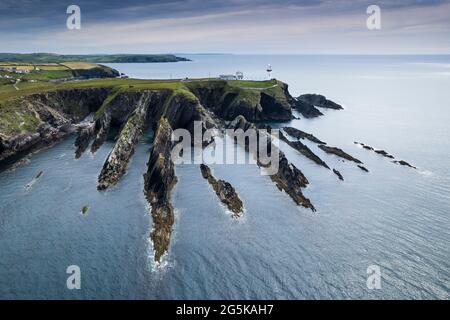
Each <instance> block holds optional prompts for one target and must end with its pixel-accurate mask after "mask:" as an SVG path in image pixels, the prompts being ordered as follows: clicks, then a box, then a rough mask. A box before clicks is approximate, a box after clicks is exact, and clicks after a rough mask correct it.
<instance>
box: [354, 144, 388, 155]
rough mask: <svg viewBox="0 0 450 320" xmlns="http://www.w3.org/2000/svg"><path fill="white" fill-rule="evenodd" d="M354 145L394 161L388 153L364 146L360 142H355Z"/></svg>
mask: <svg viewBox="0 0 450 320" xmlns="http://www.w3.org/2000/svg"><path fill="white" fill-rule="evenodd" d="M354 143H355V144H357V145H360V146H361V147H363V148H364V149H366V150H369V151H373V152H375V153H377V154H379V155H381V156H383V157H385V158H389V159H394V156H393V155H391V154H389V153H388V152H386V151H384V150H379V149H375V148H374V147H371V146H369V145H367V144H364V143H362V142H357V141H355V142H354Z"/></svg>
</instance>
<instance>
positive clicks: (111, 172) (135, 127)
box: [97, 92, 152, 190]
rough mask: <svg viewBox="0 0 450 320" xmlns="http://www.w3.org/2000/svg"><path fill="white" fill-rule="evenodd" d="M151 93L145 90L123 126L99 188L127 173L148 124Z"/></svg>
mask: <svg viewBox="0 0 450 320" xmlns="http://www.w3.org/2000/svg"><path fill="white" fill-rule="evenodd" d="M151 98H152V95H151V93H149V92H143V93H142V96H141V98H140V100H139V101H138V105H137V107H136V109H135V110H134V111H133V113H132V114H131V115H130V118H129V119H128V121H127V122H126V124H125V125H124V127H123V128H122V130H121V132H120V135H119V139H118V141H117V142H116V144H115V146H114V148H113V150H112V151H111V153H110V154H109V156H108V158H107V159H106V162H105V164H104V165H103V169H102V171H101V173H100V176H99V177H98V186H97V189H98V190H105V189H107V188H109V187H110V186H111V185H114V184H116V183H117V182H118V181H119V179H120V178H121V177H122V176H123V175H124V174H125V171H126V169H127V166H128V162H129V161H130V159H131V157H132V155H133V154H134V148H135V145H136V144H137V143H138V141H139V138H140V137H141V135H142V133H143V131H144V128H145V126H146V122H147V117H148V109H149V105H150V100H151Z"/></svg>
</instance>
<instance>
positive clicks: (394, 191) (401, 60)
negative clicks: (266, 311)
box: [0, 55, 450, 299]
mask: <svg viewBox="0 0 450 320" xmlns="http://www.w3.org/2000/svg"><path fill="white" fill-rule="evenodd" d="M187 57H189V58H191V59H192V60H193V61H192V62H179V63H173V64H171V63H161V64H111V65H110V66H112V67H114V68H117V69H118V70H120V71H121V72H124V73H126V74H128V75H130V76H131V77H139V78H185V77H214V76H217V75H218V74H229V73H235V72H236V71H238V70H240V71H242V72H243V73H244V75H245V76H246V77H247V78H249V79H255V80H258V79H265V78H267V74H266V71H265V69H266V66H267V64H271V65H272V66H273V73H272V76H273V77H276V78H277V79H280V80H282V81H284V82H287V83H288V84H289V88H290V92H291V94H292V95H294V96H298V95H300V94H302V93H320V94H324V95H326V96H327V97H328V98H330V99H332V100H334V101H336V102H338V103H340V104H342V105H343V106H344V107H345V110H342V111H333V110H323V113H324V114H325V115H324V116H323V117H320V118H317V119H313V120H307V119H301V120H293V121H292V122H291V123H289V125H291V126H295V127H297V128H301V129H302V130H304V131H307V132H310V133H313V134H314V135H316V136H317V137H318V138H319V139H321V140H324V141H326V142H327V143H328V144H329V145H331V146H337V147H340V148H342V149H344V150H345V151H347V152H348V153H350V154H351V155H353V156H355V157H356V158H359V159H360V160H362V161H363V162H364V165H365V166H366V167H367V168H368V169H369V170H370V173H364V172H363V171H361V170H360V169H358V168H357V167H356V166H355V165H354V164H352V163H349V162H345V163H343V162H341V161H340V160H339V159H338V158H336V157H334V156H332V155H327V154H325V153H323V152H322V151H321V150H319V149H318V148H317V147H316V146H315V145H314V144H311V143H308V142H306V144H308V145H309V146H310V147H311V149H312V150H313V151H315V152H316V153H317V154H318V155H319V156H320V157H321V158H322V159H323V160H325V161H326V162H327V163H328V164H329V165H330V167H333V168H336V169H338V170H339V171H340V172H341V173H342V175H343V176H344V178H345V181H343V182H342V181H339V180H338V179H337V178H336V176H335V175H334V174H333V173H332V172H330V171H328V170H326V169H324V168H322V167H319V166H317V165H315V164H314V163H312V162H311V161H310V160H308V159H306V158H304V157H302V156H300V155H299V154H298V153H297V152H296V151H294V150H291V149H289V147H288V146H286V145H284V144H281V149H282V150H283V151H285V153H286V155H287V157H288V158H289V160H290V161H292V162H293V163H294V164H295V165H296V166H298V167H299V168H300V169H301V170H302V171H303V173H304V174H305V175H306V176H307V177H308V179H309V181H310V185H309V186H308V188H306V189H305V194H306V195H307V196H308V197H309V198H310V199H311V201H312V202H313V204H314V205H315V206H316V208H317V213H312V212H311V211H310V210H307V209H303V208H300V207H297V206H296V205H295V204H294V202H293V201H292V200H291V198H289V196H288V195H287V194H285V193H283V192H280V191H279V190H278V189H277V188H276V186H275V185H274V184H273V183H272V182H271V181H270V178H268V177H267V176H262V175H260V173H259V170H258V168H257V167H256V166H254V165H215V166H213V169H214V174H215V176H216V177H218V178H221V179H225V180H227V181H229V182H230V183H232V184H233V186H234V187H235V188H236V190H237V192H238V193H239V195H240V197H241V199H242V200H243V202H244V206H245V209H246V212H245V215H244V217H243V218H242V219H240V220H235V219H232V218H231V217H230V215H229V213H227V211H226V210H225V208H224V207H223V206H222V205H221V204H220V203H219V202H218V199H217V197H216V196H215V194H214V193H213V191H212V188H211V187H210V185H209V184H208V183H207V182H206V181H205V180H204V179H203V178H202V177H201V174H200V170H199V167H198V165H187V164H184V165H179V166H177V168H176V173H177V176H178V178H179V182H178V184H177V185H176V187H175V189H174V191H173V194H172V198H173V203H174V206H175V208H176V223H175V226H174V233H173V238H172V244H171V247H170V250H169V254H168V255H167V256H165V257H164V260H163V263H162V265H160V266H157V265H155V264H154V263H153V253H152V245H151V243H150V241H149V234H150V232H151V228H152V221H151V220H152V219H151V216H150V215H149V207H148V205H147V202H146V200H145V198H144V195H143V192H142V190H143V177H142V175H143V173H144V172H145V171H146V162H147V161H148V157H149V152H150V148H151V138H150V137H149V136H145V137H143V139H142V141H141V143H140V144H139V145H138V147H137V150H136V153H135V155H134V157H133V159H132V162H131V163H130V165H129V170H128V173H127V174H126V175H125V176H124V177H123V179H122V180H121V181H120V183H119V184H118V185H117V186H116V187H113V188H111V189H110V190H108V191H107V192H98V191H97V190H96V182H97V176H98V174H99V172H100V170H101V167H102V165H103V162H104V160H105V158H106V157H107V155H108V153H109V152H110V150H111V148H112V147H113V142H112V141H108V142H106V143H105V144H104V145H103V146H102V147H101V148H100V150H99V151H98V152H97V153H96V154H95V155H92V154H90V153H89V152H87V153H85V154H84V155H83V156H82V157H81V158H80V159H79V160H75V159H74V151H75V150H74V146H73V142H74V139H75V137H73V136H72V137H70V138H68V139H66V140H64V141H63V142H61V143H59V144H57V145H56V146H54V147H52V148H50V149H46V150H43V151H41V152H39V153H37V154H35V155H33V156H32V157H31V161H30V162H29V163H27V164H24V165H22V166H20V167H18V168H17V169H15V170H14V171H8V170H7V171H3V172H1V173H0V191H1V192H0V298H2V299H16V298H20V299H34V298H42V299H311V298H312V299H318V298H323V299H348V298H364V299H366V298H367V299H375V298H382V299H398V298H406V299H413V298H424V299H435V298H438V299H449V297H450V139H449V137H450V90H449V88H450V56H293V55H287V56H281V55H280V56H264V55H259V56H250V55H193V56H187ZM273 125H275V126H277V125H278V124H273ZM283 125H285V124H282V125H281V126H283ZM286 125H287V124H286ZM148 135H151V133H148ZM354 141H361V142H364V143H366V144H369V145H371V146H373V147H375V148H381V149H384V150H386V151H388V152H389V153H391V154H393V155H394V156H395V157H396V158H397V159H403V160H406V161H408V162H409V163H411V164H413V165H415V166H417V170H414V169H411V168H408V167H404V166H399V165H396V164H394V163H392V162H391V161H389V159H387V158H383V157H381V156H379V155H377V154H375V153H373V152H369V151H367V150H364V149H362V148H361V147H358V146H357V145H355V144H354V143H353V142H354ZM40 171H43V174H42V176H41V177H40V178H38V179H34V178H35V177H36V175H37V174H38V172H40ZM85 205H87V206H89V208H90V209H89V211H88V213H87V214H86V215H82V214H81V213H80V210H81V208H82V207H83V206H85ZM70 265H77V266H79V267H80V270H81V289H80V290H68V289H67V287H66V279H67V278H68V276H69V274H67V273H66V269H67V267H68V266H70ZM372 265H376V266H379V268H380V271H381V288H380V289H373V290H371V289H369V288H368V287H367V284H366V282H367V277H368V274H367V268H368V267H369V266H372Z"/></svg>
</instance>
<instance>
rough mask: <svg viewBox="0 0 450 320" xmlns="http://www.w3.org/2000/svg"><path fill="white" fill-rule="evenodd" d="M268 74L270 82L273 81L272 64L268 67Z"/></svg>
mask: <svg viewBox="0 0 450 320" xmlns="http://www.w3.org/2000/svg"><path fill="white" fill-rule="evenodd" d="M266 71H267V74H268V75H269V80H270V79H272V66H271V65H270V64H268V65H267V69H266Z"/></svg>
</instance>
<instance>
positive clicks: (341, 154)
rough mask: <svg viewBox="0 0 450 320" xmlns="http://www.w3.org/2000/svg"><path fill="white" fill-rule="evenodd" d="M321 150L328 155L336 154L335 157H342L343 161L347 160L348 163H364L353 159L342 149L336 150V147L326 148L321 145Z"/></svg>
mask: <svg viewBox="0 0 450 320" xmlns="http://www.w3.org/2000/svg"><path fill="white" fill-rule="evenodd" d="M319 148H320V149H322V150H323V151H325V152H326V153H329V154H334V155H336V156H338V157H341V158H343V159H346V160H348V161H353V162H356V163H362V162H361V161H360V160H358V159H356V158H354V157H352V156H351V155H349V154H348V153H346V152H345V151H343V150H342V149H339V148H336V147H329V146H325V145H319Z"/></svg>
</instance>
